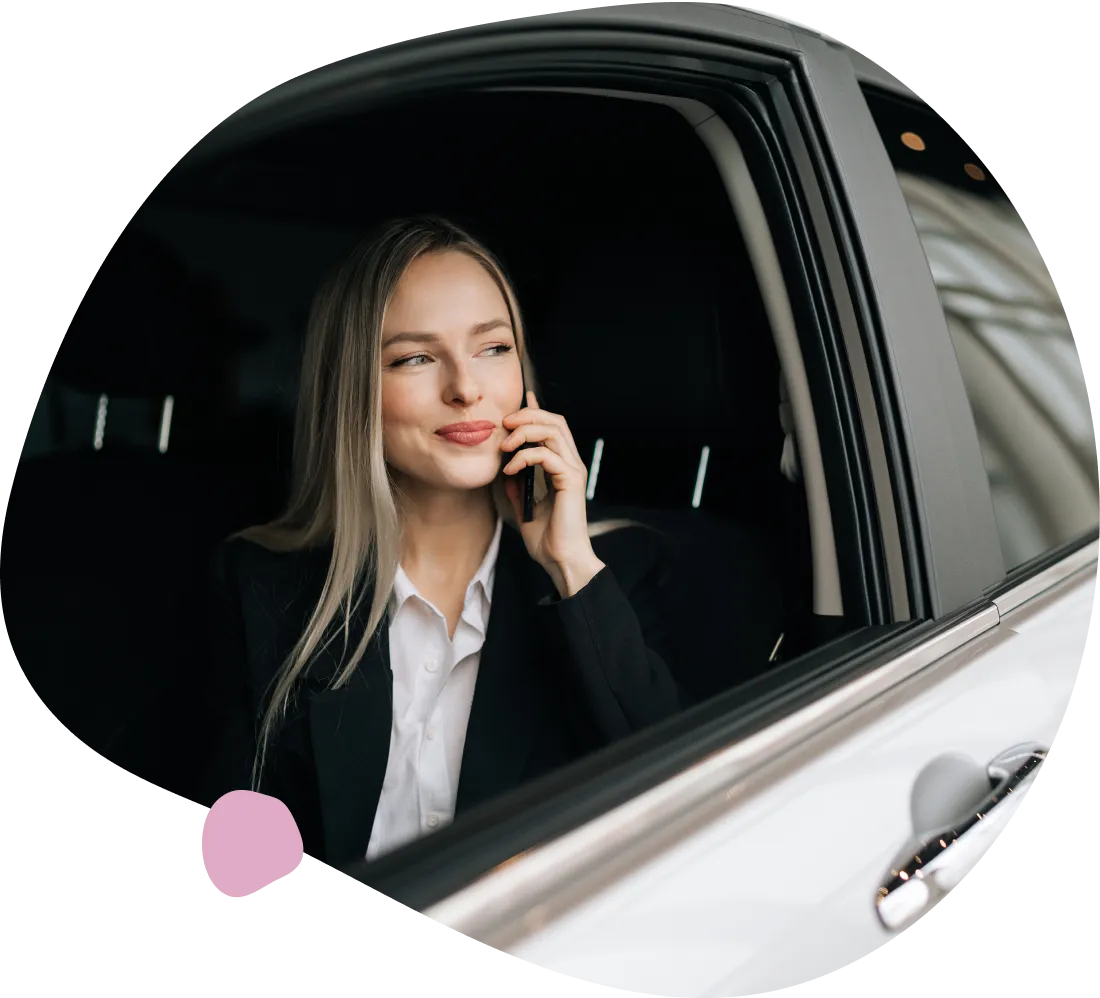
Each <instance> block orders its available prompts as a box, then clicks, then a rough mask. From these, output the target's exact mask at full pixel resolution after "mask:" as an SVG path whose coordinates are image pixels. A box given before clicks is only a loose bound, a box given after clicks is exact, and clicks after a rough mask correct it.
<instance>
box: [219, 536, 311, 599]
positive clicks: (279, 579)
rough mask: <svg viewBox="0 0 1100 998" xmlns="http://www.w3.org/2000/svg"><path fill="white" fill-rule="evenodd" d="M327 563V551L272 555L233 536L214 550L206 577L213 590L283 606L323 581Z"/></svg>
mask: <svg viewBox="0 0 1100 998" xmlns="http://www.w3.org/2000/svg"><path fill="white" fill-rule="evenodd" d="M328 559H329V550H328V549H327V548H310V549H306V550H300V551H275V550H272V549H271V548H268V547H265V546H264V545H262V544H260V543H259V542H257V541H255V540H252V539H249V538H246V537H238V536H233V537H229V538H226V539H225V540H223V541H221V542H220V543H219V544H217V545H216V546H215V548H214V550H213V552H212V553H211V556H210V574H211V577H212V581H213V584H214V585H215V586H216V587H218V588H220V589H222V590H223V591H225V592H230V593H234V594H235V595H236V596H237V597H238V598H240V599H242V600H247V599H249V598H251V599H257V598H259V599H260V600H262V601H267V600H275V601H280V602H286V601H289V600H291V599H293V598H294V596H295V595H296V594H298V593H300V592H301V591H302V590H303V589H304V588H307V587H309V586H311V585H312V584H314V583H320V582H322V581H323V580H324V574H325V570H326V568H327V566H328Z"/></svg>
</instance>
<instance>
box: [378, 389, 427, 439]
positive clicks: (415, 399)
mask: <svg viewBox="0 0 1100 998" xmlns="http://www.w3.org/2000/svg"><path fill="white" fill-rule="evenodd" d="M422 394H423V392H422V391H420V390H417V387H416V386H412V385H407V384H396V385H385V386H384V387H383V389H382V439H383V442H384V444H385V447H386V451H387V453H394V452H399V451H400V450H401V449H402V447H403V445H405V444H406V443H407V441H408V440H409V439H410V437H412V436H413V435H414V434H416V433H417V432H418V431H419V430H420V429H421V428H422V425H423V423H424V413H425V406H424V403H423V401H422V399H421V397H420V396H421V395H422Z"/></svg>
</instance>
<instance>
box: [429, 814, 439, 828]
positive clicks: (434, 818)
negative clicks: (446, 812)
mask: <svg viewBox="0 0 1100 998" xmlns="http://www.w3.org/2000/svg"><path fill="white" fill-rule="evenodd" d="M438 824H439V815H438V814H429V815H428V827H429V828H435V826H436V825H438Z"/></svg>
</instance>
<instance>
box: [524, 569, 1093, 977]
mask: <svg viewBox="0 0 1100 998" xmlns="http://www.w3.org/2000/svg"><path fill="white" fill-rule="evenodd" d="M1094 582H1095V565H1094V564H1093V565H1092V566H1090V567H1089V568H1087V569H1085V570H1084V571H1083V572H1081V573H1079V574H1078V575H1077V576H1075V577H1074V578H1073V580H1072V581H1071V582H1069V583H1067V584H1064V585H1063V586H1062V587H1061V588H1060V589H1059V590H1058V591H1057V592H1056V593H1055V594H1047V595H1045V596H1042V597H1039V598H1037V599H1035V600H1033V601H1032V603H1030V604H1026V605H1025V606H1024V607H1021V608H1020V609H1019V610H1017V611H1014V612H1013V613H1012V614H1010V615H1009V616H1007V617H1006V618H1005V620H1004V621H1003V622H1002V623H1001V624H999V625H997V626H996V627H995V628H993V629H992V630H991V631H990V632H987V633H986V634H984V635H982V636H981V637H979V638H977V639H975V640H974V641H971V642H970V643H969V644H967V645H965V646H964V647H963V648H962V649H960V650H959V651H958V652H956V653H954V654H953V655H950V656H948V657H947V658H945V659H941V660H940V661H939V662H937V663H936V664H935V665H934V666H932V667H930V668H929V669H928V670H925V672H924V673H921V674H918V676H916V677H914V678H913V679H912V680H910V681H909V682H907V683H906V684H903V686H902V687H901V688H898V689H896V690H894V691H892V692H891V693H889V694H887V695H885V696H884V697H882V698H880V699H879V701H876V702H874V703H872V704H871V705H868V707H866V708H864V709H863V710H862V711H860V712H859V714H862V717H856V716H853V717H850V718H849V719H846V720H845V721H844V722H841V723H840V724H838V725H836V726H834V728H833V729H832V730H831V731H830V732H827V733H826V734H825V735H823V736H822V737H821V738H818V739H815V740H814V743H812V744H807V745H805V746H804V747H803V749H802V750H801V751H800V754H801V755H803V756H807V755H809V756H811V758H809V759H808V760H807V761H805V762H802V763H800V764H799V765H798V766H797V768H793V769H791V770H789V771H787V772H784V769H785V768H786V767H787V766H789V765H790V763H789V762H787V763H784V761H783V760H779V761H777V763H775V764H773V765H772V766H771V767H769V772H767V773H763V772H762V773H760V774H757V777H756V781H757V782H758V783H759V784H761V785H762V789H761V790H760V791H759V792H756V793H755V794H752V795H751V796H750V797H748V798H747V799H741V800H739V801H736V802H735V803H734V804H733V806H732V807H731V810H730V811H729V812H728V813H727V815H726V816H724V817H723V818H721V819H720V820H718V821H716V822H714V823H713V824H712V825H711V826H709V827H707V828H706V829H704V830H703V831H701V832H699V833H697V834H696V835H694V836H691V837H690V838H687V839H684V840H682V841H681V842H679V843H678V844H677V845H676V847H675V848H673V849H671V850H668V851H667V852H665V853H664V854H662V855H660V856H658V857H656V858H655V859H653V860H652V861H651V862H650V863H648V864H647V865H646V866H645V867H643V868H641V869H639V870H637V871H636V872H635V873H634V874H633V875H632V876H631V877H630V878H628V879H627V880H625V881H623V882H621V883H620V884H619V885H617V886H615V887H614V888H612V889H610V890H608V891H606V892H604V893H603V894H601V895H600V896H598V897H596V898H594V899H592V900H591V901H589V902H587V903H586V904H584V905H582V906H580V907H578V908H576V909H574V910H573V911H572V912H571V913H569V914H568V915H567V916H565V917H563V918H561V919H559V920H558V921H556V922H554V923H551V924H550V925H548V926H547V927H546V928H544V929H543V930H542V931H540V932H538V933H537V934H534V935H531V936H528V937H527V938H526V939H524V940H522V941H520V942H519V943H517V944H516V945H514V946H513V947H512V948H511V952H513V953H514V954H516V955H517V956H520V957H523V958H524V959H527V960H530V961H531V962H533V963H537V964H540V965H542V966H545V967H547V968H549V969H553V970H557V971H560V972H563V973H567V974H570V975H573V976H576V977H580V978H583V979H586V980H591V981H595V982H598V983H601V984H606V985H608V986H613V987H619V988H626V989H629V990H635V991H643V992H649V993H655V994H680V995H688V994H696V995H733V994H752V993H755V992H758V991H761V990H771V989H775V988H781V987H788V986H790V985H794V984H797V983H800V982H802V981H805V980H810V979H812V978H814V977H817V976H820V975H821V974H825V973H828V972H830V971H832V970H835V969H837V968H839V967H841V966H843V965H844V964H846V963H848V962H850V961H852V960H854V959H857V958H859V957H860V956H862V955H864V954H866V953H868V952H870V951H871V950H872V949H874V948H876V947H877V946H879V945H881V944H882V943H883V942H885V941H886V940H888V939H889V938H890V933H888V932H887V931H886V930H885V929H884V928H883V927H882V925H881V924H880V922H879V920H878V917H877V915H876V913H875V905H874V899H875V894H876V891H877V889H878V887H879V885H880V883H881V881H882V876H883V873H884V872H885V871H886V870H887V869H889V866H890V864H891V862H892V861H893V860H894V859H895V858H896V856H897V853H898V850H899V849H901V848H902V847H904V846H905V844H906V842H907V841H908V840H909V838H910V837H911V835H912V834H913V829H912V822H911V817H910V798H911V793H912V788H913V785H914V782H915V781H916V779H917V776H918V775H919V774H920V772H921V771H922V769H924V767H925V766H926V765H927V764H928V763H929V762H930V761H932V760H933V759H935V758H937V757H939V756H942V755H944V754H945V753H949V752H951V753H961V754H962V755H965V756H968V757H969V758H970V759H972V760H973V761H974V762H975V763H976V764H979V765H981V766H985V765H986V764H988V762H990V761H991V760H992V759H994V758H995V757H996V756H997V755H999V754H1000V753H1001V752H1003V751H1004V750H1005V749H1007V748H1009V747H1011V746H1013V745H1016V744H1019V743H1021V742H1027V741H1035V742H1038V743H1040V744H1043V745H1047V746H1049V745H1050V743H1051V742H1052V741H1053V739H1054V735H1055V733H1056V732H1057V729H1058V725H1059V724H1060V722H1061V719H1062V715H1063V712H1064V710H1065V707H1066V704H1067V702H1068V700H1069V696H1070V693H1071V692H1072V689H1073V683H1074V680H1075V678H1076V675H1077V670H1078V668H1079V665H1080V662H1081V656H1082V653H1083V651H1084V641H1085V636H1086V633H1087V627H1088V621H1089V618H1090V615H1091V610H1092V599H1093V590H1094Z"/></svg>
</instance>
